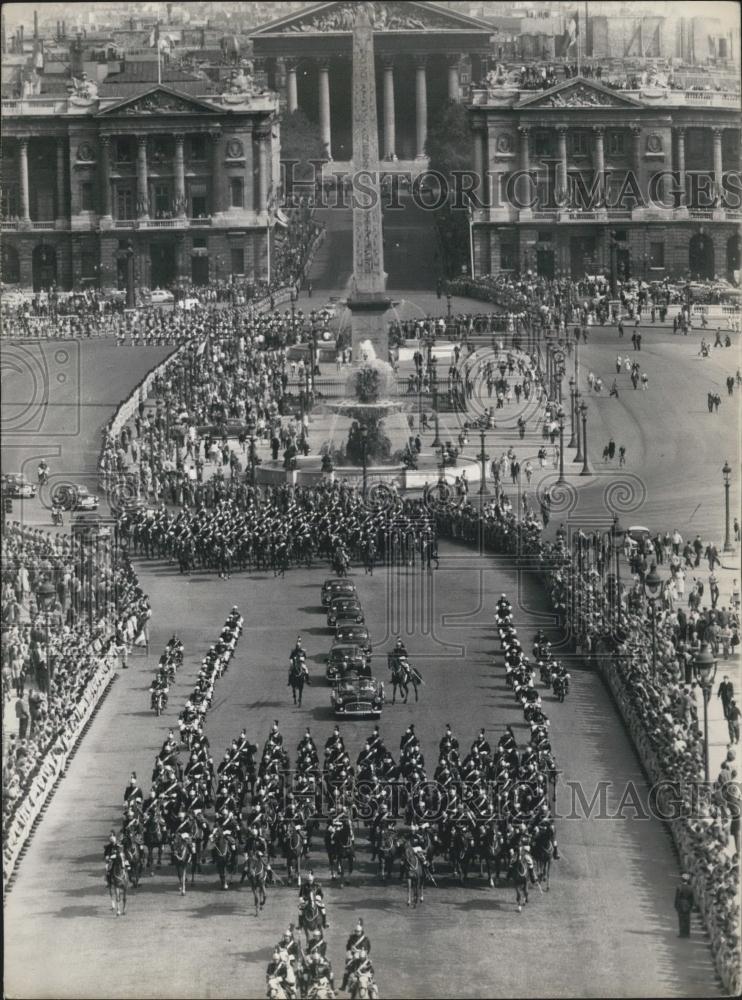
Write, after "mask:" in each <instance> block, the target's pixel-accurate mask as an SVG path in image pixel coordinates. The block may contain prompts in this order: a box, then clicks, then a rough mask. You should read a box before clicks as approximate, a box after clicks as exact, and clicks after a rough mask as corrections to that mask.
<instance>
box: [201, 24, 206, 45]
mask: <svg viewBox="0 0 742 1000" xmlns="http://www.w3.org/2000/svg"><path fill="white" fill-rule="evenodd" d="M201 48H202V49H205V48H206V29H205V28H201Z"/></svg>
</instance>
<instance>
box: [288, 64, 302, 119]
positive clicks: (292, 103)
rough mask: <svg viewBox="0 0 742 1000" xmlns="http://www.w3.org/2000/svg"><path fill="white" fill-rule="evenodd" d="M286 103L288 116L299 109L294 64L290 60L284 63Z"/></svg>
mask: <svg viewBox="0 0 742 1000" xmlns="http://www.w3.org/2000/svg"><path fill="white" fill-rule="evenodd" d="M286 102H287V105H288V109H289V114H291V113H292V112H294V111H296V109H297V108H298V107H299V88H298V84H297V81H296V62H295V61H294V60H293V59H292V60H289V61H287V63H286Z"/></svg>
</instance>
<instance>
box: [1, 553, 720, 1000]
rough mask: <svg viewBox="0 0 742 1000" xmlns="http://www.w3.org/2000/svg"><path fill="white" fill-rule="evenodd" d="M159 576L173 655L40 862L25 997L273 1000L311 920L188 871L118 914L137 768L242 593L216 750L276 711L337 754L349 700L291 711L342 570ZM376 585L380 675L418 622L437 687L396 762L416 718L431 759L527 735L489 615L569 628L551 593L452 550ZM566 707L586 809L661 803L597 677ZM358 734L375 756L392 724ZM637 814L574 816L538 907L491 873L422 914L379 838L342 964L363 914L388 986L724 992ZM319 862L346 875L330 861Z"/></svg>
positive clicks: (34, 850) (337, 932) (568, 749)
mask: <svg viewBox="0 0 742 1000" xmlns="http://www.w3.org/2000/svg"><path fill="white" fill-rule="evenodd" d="M139 571H140V576H141V579H142V582H143V586H144V588H145V590H147V591H148V592H149V594H150V596H151V599H152V606H153V630H152V644H153V645H152V654H151V656H150V658H149V660H146V659H145V658H144V657H141V658H140V659H134V661H133V664H132V667H131V668H130V669H129V670H128V671H126V672H122V674H121V676H120V677H119V678H118V679H117V681H116V682H115V684H114V687H113V689H112V691H111V693H110V695H109V697H108V699H107V701H106V702H105V703H104V705H103V707H102V709H101V711H100V713H99V715H98V716H97V718H96V720H95V722H94V724H93V726H92V728H91V730H90V732H89V734H88V736H87V737H86V738H85V741H84V742H83V744H82V746H81V748H80V750H79V752H78V754H77V756H76V758H75V759H74V761H73V763H72V765H71V766H70V768H69V772H68V775H67V777H66V778H65V780H64V781H63V782H62V784H61V786H60V788H59V789H58V791H57V794H56V796H55V798H54V800H53V802H52V804H51V806H50V808H49V810H48V813H47V815H46V818H45V820H44V822H43V823H42V825H41V826H40V828H39V830H38V831H37V834H36V836H35V838H34V841H33V843H32V846H31V848H30V850H29V851H28V854H27V855H26V857H25V859H24V861H23V865H22V868H21V870H20V874H19V877H18V879H17V882H16V884H15V886H14V888H13V892H12V894H11V895H10V897H9V899H8V903H7V907H6V913H5V916H6V924H5V926H6V931H5V933H6V951H5V956H6V988H7V992H8V995H10V996H30V995H32V996H45V995H46V996H48V995H55V996H59V997H72V996H85V995H95V996H101V997H108V996H119V997H140V996H141V997H145V996H146V997H149V996H165V995H173V993H174V992H177V995H179V996H183V997H191V996H193V997H196V996H234V997H237V996H250V997H258V996H261V995H263V989H264V985H263V983H264V980H263V975H264V969H265V964H266V962H267V960H268V957H269V949H270V947H271V945H272V944H273V943H274V942H275V940H276V939H277V937H278V936H279V933H280V931H281V930H282V929H283V928H284V927H285V926H286V925H287V924H288V922H289V921H291V920H295V919H296V893H295V889H289V888H277V889H274V890H273V891H272V892H271V893H270V897H269V902H268V905H267V908H266V910H265V912H264V914H263V915H262V916H261V918H260V919H259V920H256V919H255V918H254V917H253V916H252V915H251V909H252V897H251V894H250V893H249V892H248V891H246V890H245V889H242V890H240V889H232V890H230V891H229V892H228V893H224V892H221V891H220V890H219V889H218V887H217V885H216V881H215V877H214V874H213V872H211V871H209V872H208V874H206V875H204V876H203V877H202V878H201V879H199V882H198V884H197V886H196V888H195V890H194V891H193V892H191V893H189V894H188V895H187V896H186V897H185V898H184V899H183V898H181V897H180V896H179V895H178V894H177V890H176V886H175V880H174V876H173V875H172V874H171V872H170V870H169V869H168V870H166V871H160V872H158V873H157V875H156V876H155V877H154V878H153V879H152V880H148V881H146V882H145V883H144V885H143V887H142V888H141V889H140V890H139V891H138V892H137V893H134V894H132V896H131V899H130V909H129V914H128V915H127V917H126V918H125V919H124V920H116V919H114V918H113V917H112V915H111V913H110V910H109V909H108V900H107V897H106V893H105V889H104V886H103V882H102V865H101V851H102V847H103V844H104V841H105V837H106V834H107V831H108V829H109V827H110V826H111V825H112V824H113V823H114V822H115V821H116V820H117V818H118V815H119V809H120V806H119V803H120V800H121V796H122V792H123V788H124V786H125V784H126V781H127V778H128V774H129V771H130V770H131V769H132V768H133V769H135V770H136V771H137V772H138V774H139V775H140V777H141V778H142V779H143V783H144V784H145V785H146V784H147V783H148V780H149V772H150V769H151V766H152V761H153V759H154V756H155V754H156V752H157V750H158V748H159V746H160V744H161V742H162V740H163V739H164V736H165V733H166V730H167V727H168V726H169V725H172V724H174V722H175V721H176V717H177V712H178V711H179V709H180V708H181V707H182V705H183V701H184V699H185V697H186V695H187V692H188V691H189V690H190V688H191V686H192V684H193V682H194V679H195V676H196V672H197V668H198V664H199V662H200V659H201V657H202V656H203V654H204V653H205V651H206V650H207V648H208V646H209V644H210V643H211V641H212V639H213V637H214V636H215V634H216V632H217V629H218V626H219V625H220V624H221V622H222V621H223V619H224V618H225V617H226V614H227V613H228V611H229V608H230V607H231V605H232V604H233V603H238V604H239V605H240V607H241V609H242V610H243V612H244V614H245V616H246V629H245V633H244V635H243V637H242V639H241V642H240V644H239V646H238V650H237V655H236V658H235V660H234V661H233V663H232V665H231V666H230V669H229V671H228V673H227V674H226V675H225V677H224V678H223V679H222V680H221V681H220V682H219V687H218V689H217V693H216V698H215V703H214V707H213V709H212V711H211V713H210V715H209V718H208V725H207V732H208V735H209V738H210V741H211V744H212V747H213V750H214V752H215V754H219V753H221V752H222V751H223V749H224V748H225V747H226V745H227V744H228V742H229V741H230V739H231V738H232V737H233V736H236V735H238V733H239V731H240V729H241V728H242V726H245V727H246V728H247V730H248V733H249V734H250V735H251V737H252V738H254V739H255V740H256V741H260V742H261V743H262V741H263V740H264V739H265V737H266V736H267V733H268V730H269V727H270V724H271V722H272V720H273V719H274V718H276V719H278V720H279V721H280V723H281V728H282V731H283V733H284V737H285V740H286V743H287V746H288V747H289V748H290V749H291V750H292V751H293V750H294V748H295V746H296V744H297V742H298V740H299V738H300V736H301V735H302V733H303V730H304V727H305V726H306V725H310V726H311V727H312V732H313V734H314V736H315V739H316V740H317V742H318V743H319V742H320V740H322V741H324V739H325V738H326V737H327V736H328V735H329V733H330V731H331V728H332V724H333V722H332V719H331V717H330V715H329V712H328V708H327V706H328V698H329V690H328V688H327V687H326V686H325V685H324V684H323V683H322V682H321V681H318V682H317V684H316V685H315V686H313V687H312V688H310V689H308V693H307V698H306V703H305V707H304V708H303V709H301V710H298V709H294V708H293V707H290V706H289V705H288V703H287V697H288V692H287V688H286V686H285V683H286V681H285V666H284V661H285V658H286V654H287V653H288V650H289V649H290V647H291V645H292V644H293V641H294V639H295V636H296V634H297V632H301V633H302V635H303V636H304V637H305V641H306V643H307V645H308V648H309V650H310V653H311V654H312V659H313V661H315V662H316V660H318V659H320V658H321V655H322V653H323V652H324V651H325V650H326V649H327V648H328V646H329V642H330V639H329V635H328V634H327V632H326V630H325V629H324V627H323V625H324V619H323V617H322V615H321V613H320V609H319V607H318V598H319V585H320V582H321V579H322V578H323V576H324V575H325V574H324V571H323V570H317V571H313V572H310V571H296V572H292V573H290V574H289V575H288V576H287V577H286V578H285V580H273V579H272V578H264V577H262V576H260V577H252V576H248V575H242V576H239V577H234V578H233V579H232V580H230V581H228V582H227V581H224V582H219V581H216V580H214V579H213V578H212V577H207V576H203V577H202V576H198V575H197V576H193V577H191V578H190V579H189V580H185V579H182V578H178V576H177V574H174V573H173V571H172V569H169V568H167V567H165V566H161V565H152V564H149V565H146V566H140V567H139ZM356 582H357V584H358V588H359V592H360V594H361V595H362V599H363V603H364V607H365V609H366V613H367V616H368V619H369V622H370V625H371V629H372V633H373V636H374V638H375V642H376V643H377V646H376V649H377V651H378V652H379V653H380V654H381V655H380V656H379V662H378V666H377V669H378V671H379V672H380V673H383V664H384V662H385V660H384V656H383V652H384V645H383V643H382V639H383V638H384V637H385V635H386V633H387V628H389V629H390V630H392V631H396V630H397V629H399V631H401V632H402V634H403V635H404V637H405V640H406V642H407V644H408V647H409V648H410V649H411V651H412V653H413V658H414V661H415V663H416V664H418V665H419V666H420V668H421V670H422V672H423V675H424V677H425V680H426V682H427V684H426V687H425V688H424V689H422V700H421V702H420V703H419V704H418V705H408V706H406V707H403V706H389V707H388V708H387V709H386V710H385V713H384V717H383V720H382V733H383V735H384V738H385V739H386V740H387V741H388V742H389V744H390V745H393V746H394V747H395V750H396V747H397V746H398V740H399V737H400V735H401V733H402V731H403V730H404V728H405V727H406V725H407V724H408V723H409V722H411V721H414V722H415V723H416V726H417V729H418V731H419V734H420V737H421V739H422V743H423V751H424V753H425V756H426V759H427V760H428V761H429V762H431V764H432V761H434V759H435V758H434V751H435V746H436V744H437V740H438V739H439V737H440V735H441V734H442V732H443V728H444V726H445V724H446V722H450V723H451V724H452V726H453V728H454V731H455V732H456V733H457V734H458V735H459V736H460V738H462V739H464V740H467V741H470V740H471V739H472V738H473V737H474V735H475V734H476V732H477V730H478V728H479V726H480V725H481V726H485V727H486V730H487V735H488V737H489V738H490V740H494V739H497V738H498V736H499V735H500V734H501V733H502V731H503V727H504V725H505V724H506V723H511V724H513V725H514V726H516V729H517V731H518V733H519V736H520V738H521V739H525V727H524V725H523V722H522V715H521V713H520V711H519V709H517V707H516V705H515V703H514V702H513V700H512V695H511V694H510V693H509V692H508V691H507V690H506V688H505V686H504V683H503V676H502V666H501V663H500V657H499V655H497V656H496V655H494V651H495V645H496V644H495V642H494V640H493V635H492V630H491V628H490V621H491V615H490V608H491V606H492V603H493V601H494V599H495V598H496V596H497V594H498V593H499V592H501V591H503V590H506V591H508V592H509V593H511V594H512V595H513V596H514V597H516V596H517V595H519V598H518V599H519V602H520V606H521V610H520V611H519V614H518V621H519V624H520V626H521V627H522V628H523V630H524V633H525V634H526V635H530V634H531V633H532V632H533V630H534V629H535V627H536V623H537V622H538V624H539V625H540V624H543V623H548V621H549V617H548V612H547V609H546V608H545V606H544V601H543V596H542V594H541V592H540V591H539V589H538V588H537V587H535V586H534V585H533V582H532V581H530V580H528V579H526V578H525V577H521V578H520V579H519V578H518V577H517V576H516V574H515V572H514V571H513V570H512V569H511V568H510V567H508V566H506V565H504V564H503V563H501V562H494V561H492V560H490V559H483V560H479V559H477V558H476V557H475V556H474V555H473V554H472V553H471V552H470V551H468V550H465V549H461V548H456V547H455V546H453V545H445V546H444V547H443V560H442V564H441V569H440V570H439V571H438V572H436V573H434V574H432V576H429V575H427V574H420V572H419V571H415V570H408V571H405V572H403V573H402V574H401V575H399V576H397V575H394V576H392V577H388V576H387V575H386V574H385V573H384V572H383V571H379V572H377V573H376V575H375V576H374V577H373V579H371V578H370V577H364V576H363V575H360V576H357V577H356ZM173 630H177V631H178V632H179V634H180V635H181V636H182V637H183V639H184V641H185V644H186V653H187V656H186V663H185V665H184V667H183V669H182V671H181V672H180V674H179V675H178V678H177V683H176V685H175V687H174V690H173V693H172V695H171V702H170V708H169V710H168V713H167V714H166V715H165V716H164V717H163V718H162V719H160V720H156V719H155V718H154V716H153V715H151V713H150V712H149V711H147V702H148V696H147V690H146V689H147V685H148V679H149V675H150V671H151V670H152V668H153V666H154V663H155V657H156V655H157V654H158V651H159V650H160V648H161V647H162V646H163V645H164V643H165V641H166V639H167V638H168V637H169V635H170V634H171V632H172V631H173ZM316 669H317V670H319V669H320V668H319V665H318V666H317V668H316ZM547 705H548V708H547V710H548V712H549V714H550V717H551V719H552V729H553V741H554V746H555V749H556V753H557V756H558V760H559V763H560V766H561V768H562V770H563V775H562V790H561V791H560V798H559V802H560V808H562V809H563V811H564V812H565V813H568V812H569V809H570V801H569V795H568V793H567V792H566V782H567V781H578V782H580V783H582V785H583V786H584V788H585V791H586V794H587V796H588V799H589V798H590V797H591V795H592V792H593V790H594V788H595V786H596V783H597V782H598V781H603V780H605V781H610V782H612V785H611V787H610V791H609V794H608V802H609V807H610V808H612V809H613V810H615V807H616V803H618V802H619V801H620V799H621V796H622V794H623V790H624V788H625V786H626V784H627V783H628V782H634V783H635V784H636V787H637V788H638V790H639V793H640V795H641V796H644V795H645V794H646V790H645V788H644V782H643V778H642V775H641V772H640V770H639V767H638V764H637V761H636V758H635V756H634V754H633V751H632V749H631V747H630V744H629V741H628V738H627V737H626V735H625V734H624V732H623V729H622V727H621V726H620V724H619V722H618V720H617V717H616V714H615V712H614V709H613V707H612V705H611V703H610V701H609V699H608V696H607V695H606V693H605V691H604V689H603V687H602V685H601V683H600V681H599V680H598V679H597V678H596V677H595V676H594V675H591V674H589V673H586V672H583V671H581V670H576V671H575V683H574V693H573V695H572V696H571V697H570V698H569V700H568V701H567V702H566V703H565V704H564V705H557V704H552V703H551V699H550V698H547ZM342 729H343V732H344V735H345V738H346V741H347V743H348V745H349V749H350V752H351V754H352V755H355V754H356V753H357V752H358V750H359V749H360V746H361V744H362V740H363V738H364V737H365V735H366V733H367V732H369V731H370V729H371V724H370V723H368V724H364V723H353V724H344V725H343V726H342ZM217 759H218V758H217ZM632 817H633V814H632V812H631V811H630V810H629V811H628V812H627V813H626V818H625V819H613V820H610V819H599V818H592V819H589V820H586V819H583V820H567V819H565V820H563V821H562V822H561V823H560V829H559V839H560V844H561V850H562V853H563V855H564V860H563V861H562V862H560V863H559V864H558V865H557V866H556V870H555V873H554V876H553V880H552V888H551V891H550V892H549V893H548V895H543V896H542V895H540V894H539V893H538V892H536V893H535V894H532V900H531V903H530V904H529V906H528V907H527V908H526V910H525V911H524V913H523V914H521V915H518V914H517V913H516V912H515V909H514V905H513V898H512V892H511V891H510V890H508V889H505V888H498V889H495V890H490V889H488V888H487V887H486V886H485V884H484V882H483V881H480V880H476V881H475V883H474V884H473V885H470V886H467V887H465V888H459V887H458V886H455V885H452V884H450V882H449V880H448V879H445V878H444V879H443V880H442V885H441V888H439V889H438V890H434V889H430V890H429V892H428V894H427V896H426V900H425V903H424V906H423V907H422V909H420V910H418V911H414V912H413V911H410V910H408V909H407V907H406V905H405V897H404V891H403V889H402V888H401V887H400V886H398V885H393V886H388V887H380V886H379V885H377V884H376V881H375V878H374V874H373V871H372V869H371V866H370V865H369V862H368V855H367V852H366V848H365V845H363V841H364V838H360V842H361V844H362V845H363V846H362V847H361V850H360V863H359V866H358V872H357V873H356V874H355V875H354V877H353V881H352V884H351V885H350V886H348V887H346V888H344V889H342V890H341V889H335V888H330V889H329V891H328V893H327V899H328V910H329V918H330V922H331V928H330V931H329V932H328V933H329V942H330V954H331V957H332V960H333V963H334V965H335V968H336V969H338V968H341V967H342V944H343V941H344V938H345V935H346V934H347V932H348V929H349V927H350V925H351V922H352V921H353V920H354V919H355V917H356V916H357V915H359V914H363V916H364V918H365V921H366V923H367V926H368V929H369V932H370V934H371V937H372V939H373V947H374V960H375V964H376V968H377V971H378V979H379V982H380V985H381V990H382V995H393V996H431V995H437V996H443V995H456V994H458V993H460V992H461V991H462V990H463V989H466V993H467V995H472V996H510V995H514V994H517V995H523V996H534V997H535V996H543V995H545V994H549V995H559V996H589V995H596V994H597V995H604V996H610V995H620V996H639V995H648V994H654V995H658V996H691V995H713V993H714V978H713V971H712V966H711V960H710V955H709V952H708V949H707V947H706V945H705V943H704V941H703V938H702V936H701V934H700V933H697V934H696V935H695V936H694V938H693V939H692V940H691V941H690V942H687V943H686V942H680V941H678V939H677V938H676V926H675V919H674V913H673V911H672V906H671V903H672V896H673V892H674V888H675V885H676V884H677V864H676V861H675V858H674V855H673V851H672V848H671V845H670V840H669V837H668V836H667V834H666V832H665V831H664V829H663V828H662V827H661V826H660V825H659V824H658V823H656V822H654V821H646V820H637V819H634V818H632ZM317 857H318V858H319V853H318V854H317ZM317 868H318V871H319V873H320V877H324V876H326V864H325V861H324V859H321V860H318V862H317ZM279 870H280V869H279ZM402 942H403V943H402ZM576 953H579V958H578V959H577V960H575V956H576ZM41 955H43V956H44V959H43V962H40V961H39V956H41ZM534 956H537V958H538V960H537V961H533V957H534ZM526 964H527V967H528V973H527V976H525V977H524V966H525V965H526ZM31 970H33V971H31Z"/></svg>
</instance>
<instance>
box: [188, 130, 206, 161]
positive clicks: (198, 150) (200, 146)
mask: <svg viewBox="0 0 742 1000" xmlns="http://www.w3.org/2000/svg"><path fill="white" fill-rule="evenodd" d="M190 145H191V150H190V157H191V159H192V160H205V159H206V136H205V135H192V136H191V138H190Z"/></svg>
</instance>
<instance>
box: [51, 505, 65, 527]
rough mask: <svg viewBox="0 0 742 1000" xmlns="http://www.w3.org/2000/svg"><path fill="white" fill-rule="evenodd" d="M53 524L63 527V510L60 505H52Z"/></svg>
mask: <svg viewBox="0 0 742 1000" xmlns="http://www.w3.org/2000/svg"><path fill="white" fill-rule="evenodd" d="M52 524H53V525H54V526H55V527H61V526H62V525H63V524H64V518H63V517H62V511H61V510H60V509H59V507H52Z"/></svg>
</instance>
